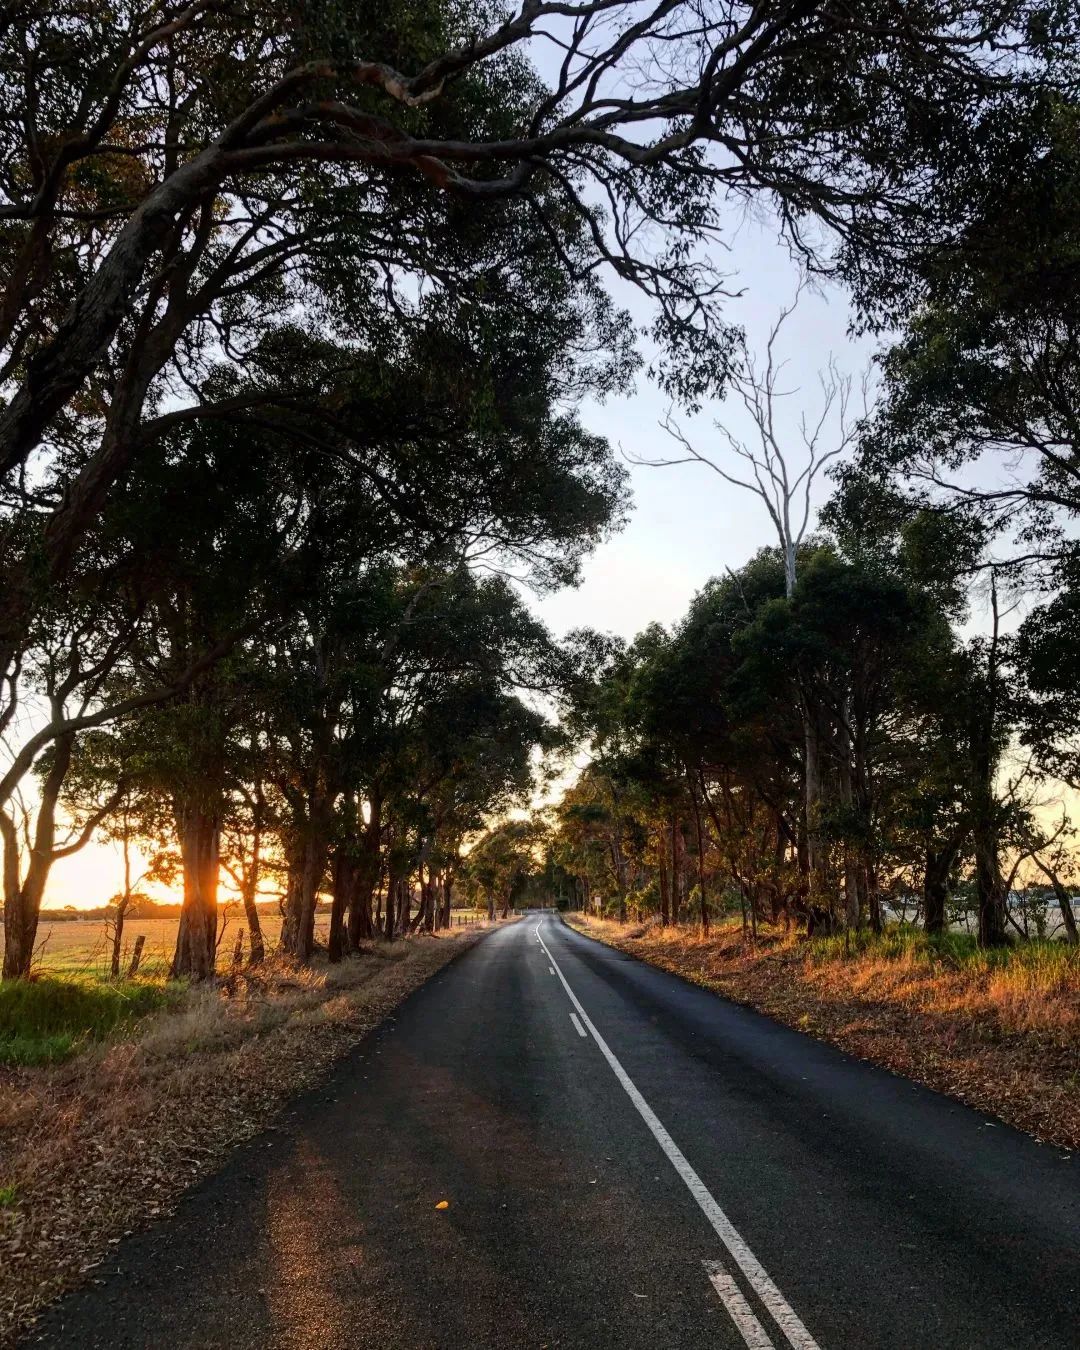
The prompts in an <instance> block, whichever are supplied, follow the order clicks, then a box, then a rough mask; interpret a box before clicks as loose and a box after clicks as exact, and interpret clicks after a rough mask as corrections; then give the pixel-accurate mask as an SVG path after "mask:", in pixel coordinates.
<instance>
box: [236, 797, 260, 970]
mask: <svg viewBox="0 0 1080 1350" xmlns="http://www.w3.org/2000/svg"><path fill="white" fill-rule="evenodd" d="M261 871H262V827H261V825H260V824H259V823H258V821H256V824H255V831H254V834H253V837H252V841H251V865H250V867H249V868H248V870H247V872H246V873H245V875H244V885H243V888H242V890H241V893H240V898H241V899H242V900H243V902H244V917H245V918H246V919H247V926H248V965H249V966H261V965H262V963H263V961H264V960H265V959H266V944H265V943H264V942H263V932H262V921H261V920H260V918H259V906H258V903H257V900H256V897H257V896H258V894H259V877H260V874H261Z"/></svg>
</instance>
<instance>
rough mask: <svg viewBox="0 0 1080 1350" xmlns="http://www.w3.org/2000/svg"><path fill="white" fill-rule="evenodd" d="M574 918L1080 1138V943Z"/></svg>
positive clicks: (889, 1059) (945, 1087) (1072, 1139)
mask: <svg viewBox="0 0 1080 1350" xmlns="http://www.w3.org/2000/svg"><path fill="white" fill-rule="evenodd" d="M573 922H574V923H575V924H576V925H577V926H579V927H582V928H583V929H584V931H586V932H588V933H589V934H590V935H592V936H593V937H597V938H599V939H600V940H601V941H603V942H607V943H609V944H610V945H612V946H615V947H618V948H620V949H621V950H623V951H626V952H629V953H631V954H632V955H634V956H637V957H640V958H641V959H643V960H645V961H649V962H651V963H652V964H653V965H657V966H662V967H663V968H664V969H666V970H670V971H673V972H674V973H676V974H678V975H682V976H684V977H685V978H687V979H690V980H693V981H694V982H695V983H697V984H701V985H704V986H705V987H706V988H709V989H712V990H715V991H716V992H717V993H720V994H723V995H725V996H726V997H728V998H731V999H734V1000H736V1001H737V1002H740V1003H745V1004H747V1005H749V1006H751V1007H754V1008H757V1009H759V1010H760V1011H762V1012H766V1013H769V1014H770V1015H771V1016H773V1017H775V1018H777V1020H779V1021H781V1022H785V1023H786V1024H787V1025H788V1026H792V1027H796V1028H797V1029H799V1030H800V1031H807V1032H809V1033H811V1034H812V1035H814V1036H818V1037H820V1038H821V1039H822V1040H827V1041H831V1042H833V1043H834V1044H835V1045H838V1046H840V1047H841V1048H842V1049H844V1050H846V1051H848V1052H849V1053H850V1054H854V1055H857V1056H859V1057H860V1058H862V1059H866V1060H871V1061H873V1062H874V1063H877V1064H882V1065H884V1066H886V1067H887V1068H889V1069H892V1070H894V1071H895V1072H897V1073H901V1074H904V1075H906V1076H907V1077H909V1078H913V1079H916V1080H917V1081H918V1082H921V1083H926V1084H927V1085H928V1086H930V1087H933V1088H936V1089H938V1090H939V1091H942V1092H947V1093H949V1094H951V1095H952V1096H955V1097H959V1098H960V1099H961V1100H963V1101H966V1102H968V1103H970V1104H971V1105H972V1106H976V1107H978V1108H979V1109H980V1110H984V1111H988V1112H992V1113H994V1114H996V1115H997V1116H999V1117H1000V1118H1001V1119H1003V1120H1005V1121H1007V1122H1008V1123H1009V1124H1011V1125H1015V1126H1017V1127H1018V1128H1020V1129H1023V1130H1026V1131H1028V1132H1029V1133H1030V1134H1033V1135H1034V1136H1035V1137H1036V1138H1038V1139H1041V1140H1043V1141H1045V1142H1048V1143H1054V1144H1057V1145H1063V1146H1065V1147H1067V1148H1080V952H1077V950H1076V949H1075V948H1068V947H1066V946H1064V944H1061V943H1042V944H1037V943H1032V944H1030V945H1028V946H1024V947H1017V948H1012V949H1010V950H1008V951H1006V952H990V953H986V952H979V951H977V950H976V949H975V948H974V946H973V944H972V943H971V941H970V939H967V938H966V937H957V936H954V937H950V938H947V939H945V940H944V941H943V942H940V943H933V944H932V943H930V942H928V941H927V939H926V938H925V937H924V936H923V935H921V934H916V933H911V932H907V933H895V934H889V935H887V936H886V937H885V938H881V939H873V938H870V939H867V940H864V941H861V942H859V943H857V944H855V945H854V946H847V947H845V944H844V941H843V939H835V938H834V939H829V940H827V941H820V942H806V941H805V940H803V941H797V940H795V939H793V938H790V937H786V936H784V935H783V934H781V933H779V932H769V931H765V932H764V933H763V934H762V935H761V936H759V939H758V941H757V943H756V944H754V945H751V944H749V943H744V941H743V936H742V930H741V928H740V927H739V926H738V925H737V924H734V925H723V926H722V927H719V928H716V929H714V932H713V933H712V934H711V935H710V937H708V938H704V937H703V936H702V935H701V933H700V932H699V931H696V930H688V929H672V928H668V929H663V928H661V927H660V926H659V925H646V926H644V927H641V926H638V927H634V926H630V925H627V926H625V927H624V926H622V925H620V924H618V923H613V922H611V921H609V920H601V919H588V920H582V919H581V918H579V917H578V916H574V917H573Z"/></svg>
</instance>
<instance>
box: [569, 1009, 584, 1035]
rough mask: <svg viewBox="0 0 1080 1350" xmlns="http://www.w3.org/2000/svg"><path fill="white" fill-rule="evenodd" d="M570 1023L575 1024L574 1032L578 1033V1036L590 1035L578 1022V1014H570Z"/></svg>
mask: <svg viewBox="0 0 1080 1350" xmlns="http://www.w3.org/2000/svg"><path fill="white" fill-rule="evenodd" d="M570 1021H571V1022H573V1024H574V1030H575V1031H576V1032H577V1034H578V1035H579V1036H588V1034H589V1033H588V1032H587V1031H586V1030H585V1028H584V1027H583V1026H582V1025H581V1022H580V1021H579V1020H578V1015H577V1013H571V1014H570Z"/></svg>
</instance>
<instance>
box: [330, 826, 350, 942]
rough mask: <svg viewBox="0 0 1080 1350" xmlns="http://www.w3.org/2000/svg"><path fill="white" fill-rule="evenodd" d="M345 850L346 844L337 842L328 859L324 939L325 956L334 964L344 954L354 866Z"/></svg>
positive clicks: (346, 848)
mask: <svg viewBox="0 0 1080 1350" xmlns="http://www.w3.org/2000/svg"><path fill="white" fill-rule="evenodd" d="M347 850H348V845H347V844H339V845H338V846H337V848H335V849H334V852H333V856H332V857H331V860H330V932H329V935H328V936H327V939H326V957H327V960H328V961H330V962H332V963H334V964H336V963H337V962H338V961H340V960H341V958H342V956H344V954H345V944H346V938H347V933H346V930H345V917H346V915H347V914H348V913H349V910H350V907H351V905H352V889H353V882H354V874H355V867H354V865H353V860H352V859H351V858H350V857H349V856H348V851H347Z"/></svg>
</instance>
